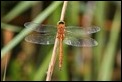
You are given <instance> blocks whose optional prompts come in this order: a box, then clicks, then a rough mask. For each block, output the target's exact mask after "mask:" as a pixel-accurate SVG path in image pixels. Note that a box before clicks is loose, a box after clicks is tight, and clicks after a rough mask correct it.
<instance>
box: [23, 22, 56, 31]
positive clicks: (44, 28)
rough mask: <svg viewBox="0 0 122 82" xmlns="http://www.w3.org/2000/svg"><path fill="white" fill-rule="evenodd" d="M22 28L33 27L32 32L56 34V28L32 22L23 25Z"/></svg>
mask: <svg viewBox="0 0 122 82" xmlns="http://www.w3.org/2000/svg"><path fill="white" fill-rule="evenodd" d="M24 26H25V27H26V28H29V27H30V26H32V27H35V28H34V29H32V30H34V31H36V32H40V33H56V32H57V28H56V26H53V25H43V24H39V23H34V22H27V23H25V24H24Z"/></svg>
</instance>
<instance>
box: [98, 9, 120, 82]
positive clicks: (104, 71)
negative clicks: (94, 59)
mask: <svg viewBox="0 0 122 82" xmlns="http://www.w3.org/2000/svg"><path fill="white" fill-rule="evenodd" d="M120 29H121V12H120V10H119V9H117V10H116V14H115V16H114V20H113V23H112V29H111V33H110V39H109V43H108V44H107V47H106V49H105V50H106V51H105V54H104V57H103V60H102V64H101V67H100V68H101V69H100V70H99V77H98V80H102V81H110V80H111V78H112V72H113V65H114V57H115V50H116V44H117V40H118V36H119V32H120Z"/></svg>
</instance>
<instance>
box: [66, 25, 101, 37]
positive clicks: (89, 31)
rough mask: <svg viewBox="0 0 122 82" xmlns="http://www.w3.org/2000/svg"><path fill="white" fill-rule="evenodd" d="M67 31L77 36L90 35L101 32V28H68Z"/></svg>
mask: <svg viewBox="0 0 122 82" xmlns="http://www.w3.org/2000/svg"><path fill="white" fill-rule="evenodd" d="M65 29H66V33H71V34H73V35H76V36H79V35H80V36H83V35H88V34H92V33H95V32H98V31H100V27H98V26H92V27H77V26H67V27H66V28H65Z"/></svg>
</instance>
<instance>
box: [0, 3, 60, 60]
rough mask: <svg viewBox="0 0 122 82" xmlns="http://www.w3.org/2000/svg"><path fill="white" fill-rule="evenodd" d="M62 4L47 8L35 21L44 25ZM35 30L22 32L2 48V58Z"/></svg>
mask: <svg viewBox="0 0 122 82" xmlns="http://www.w3.org/2000/svg"><path fill="white" fill-rule="evenodd" d="M61 3H62V2H61V1H56V2H53V3H52V4H51V5H50V6H49V7H48V8H46V9H45V10H44V11H43V12H41V13H40V14H39V15H38V16H37V17H36V18H35V19H34V20H33V21H34V22H40V23H42V22H43V21H44V19H46V18H47V16H49V15H50V14H51V13H52V12H53V11H54V10H55V9H56V8H57V6H59V5H60V4H61ZM34 28H35V27H32V26H30V28H28V29H24V30H22V31H21V32H20V33H19V34H18V35H17V36H16V37H15V38H14V39H13V40H11V41H10V42H9V43H8V45H6V46H5V47H4V48H2V50H1V58H3V57H4V56H5V53H7V52H8V51H10V50H11V49H12V48H14V47H15V46H16V45H17V44H18V43H19V42H20V41H21V40H22V39H23V38H24V37H25V36H26V35H27V34H29V33H30V32H31V31H32V29H34Z"/></svg>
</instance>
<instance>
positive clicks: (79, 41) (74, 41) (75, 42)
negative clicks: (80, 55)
mask: <svg viewBox="0 0 122 82" xmlns="http://www.w3.org/2000/svg"><path fill="white" fill-rule="evenodd" d="M64 43H65V44H67V45H71V46H76V47H92V46H97V45H98V43H97V41H95V40H94V39H92V38H90V37H82V38H75V37H65V39H64Z"/></svg>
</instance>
